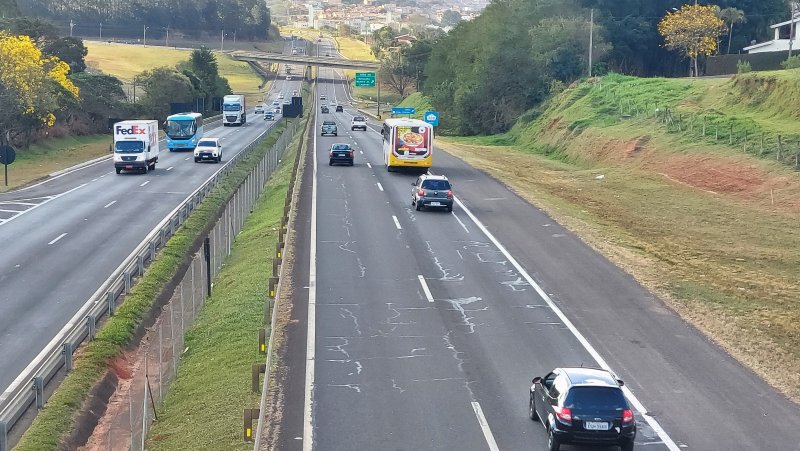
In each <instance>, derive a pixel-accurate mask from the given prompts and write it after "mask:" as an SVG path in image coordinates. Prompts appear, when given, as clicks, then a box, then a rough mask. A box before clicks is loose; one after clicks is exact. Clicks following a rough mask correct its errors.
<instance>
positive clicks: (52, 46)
mask: <svg viewBox="0 0 800 451" xmlns="http://www.w3.org/2000/svg"><path fill="white" fill-rule="evenodd" d="M43 51H44V52H45V53H46V54H48V55H52V56H55V57H57V58H58V59H60V60H61V61H64V62H65V63H67V64H69V68H70V71H71V72H72V73H73V74H74V73H77V72H83V71H84V70H86V55H87V54H88V53H89V51H88V50H87V49H86V46H84V45H83V41H82V40H80V39H78V38H70V37H66V38H59V39H57V40H55V41H53V42H51V43H49V44H47V46H45V48H44V49H43Z"/></svg>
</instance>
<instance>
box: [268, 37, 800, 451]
mask: <svg viewBox="0 0 800 451" xmlns="http://www.w3.org/2000/svg"><path fill="white" fill-rule="evenodd" d="M323 45H324V46H329V44H327V43H324V44H323ZM326 50H327V51H330V52H331V53H333V50H328V49H326ZM320 95H325V96H326V98H327V102H328V103H329V104H342V105H344V107H345V108H344V112H340V113H336V112H334V109H333V108H331V109H330V111H331V113H329V114H322V113H320V109H319V107H317V108H316V118H315V121H314V127H315V136H314V139H313V143H312V144H313V149H314V152H313V153H311V154H310V155H309V159H308V161H307V171H306V174H305V176H304V178H303V186H304V192H303V194H302V195H303V199H302V200H301V202H300V205H301V210H300V211H299V213H298V221H297V224H298V226H297V230H296V233H297V237H298V239H297V243H298V248H297V249H296V251H295V255H296V262H295V265H294V266H295V270H294V272H293V278H294V281H293V283H294V287H295V288H294V293H296V295H295V299H294V309H293V312H292V322H291V323H290V325H289V326H288V329H287V334H288V337H287V338H288V340H287V348H286V349H285V351H284V352H282V354H281V356H282V357H281V358H282V362H281V364H282V366H284V367H285V373H283V375H282V376H280V377H279V379H278V382H280V383H282V384H283V387H282V389H283V393H284V396H285V399H284V405H285V407H284V409H283V410H284V411H283V415H282V421H281V424H280V433H279V436H278V438H277V442H275V443H274V445H275V446H276V447H277V448H278V449H285V450H289V449H301V448H303V449H306V450H308V449H312V448H313V449H319V450H353V449H408V450H412V449H426V450H428V449H441V450H455V449H459V450H462V449H463V450H485V449H490V450H496V449H506V450H522V449H544V448H545V447H546V443H547V437H546V434H545V430H544V428H543V427H542V426H541V424H538V423H535V422H533V421H531V420H530V419H528V416H527V413H528V411H527V408H528V388H529V386H530V381H531V378H533V377H534V376H543V375H545V374H546V373H547V372H548V371H550V370H551V369H552V368H554V367H559V366H581V365H584V366H595V367H598V366H605V367H608V368H610V369H612V370H613V371H614V372H615V373H616V374H617V375H618V376H619V377H620V378H622V379H624V380H625V382H626V385H625V387H626V388H627V389H628V391H627V392H626V395H627V397H628V399H629V402H630V403H631V404H632V406H633V407H634V409H635V414H636V420H637V425H638V435H637V439H636V446H637V448H639V449H649V450H667V449H668V450H671V451H675V450H679V449H692V450H760V449H775V450H797V449H800V432H799V431H800V409H798V406H797V405H796V404H794V403H792V402H791V401H789V400H787V399H786V398H785V397H784V396H782V395H781V394H779V393H778V392H776V391H775V390H773V389H772V388H771V387H769V386H768V385H767V384H766V383H765V382H764V381H763V380H761V379H760V378H759V377H758V376H757V375H755V374H754V373H753V372H751V371H750V370H748V369H746V368H744V367H743V366H741V365H740V364H739V363H738V362H736V361H735V360H734V359H732V358H731V357H730V356H728V355H727V354H726V353H725V352H724V351H723V350H722V349H720V348H719V347H718V346H716V345H715V344H713V343H712V342H711V341H709V340H708V339H706V338H705V337H704V336H703V335H702V334H701V333H699V332H698V331H697V330H695V329H694V328H693V327H691V326H689V325H688V324H686V323H685V322H684V321H682V320H681V319H680V318H679V317H678V316H677V315H676V314H675V313H674V312H672V311H671V310H669V309H668V308H666V307H665V305H664V304H663V303H662V302H661V301H660V300H659V299H657V298H656V297H655V296H653V295H652V294H651V293H649V292H648V291H647V290H645V289H644V288H642V287H641V286H640V285H639V284H637V283H636V281H635V280H634V279H633V278H631V277H630V276H629V275H628V274H626V273H625V272H623V271H622V270H620V269H618V268H616V267H615V266H614V265H613V264H611V263H610V262H609V261H608V260H606V259H605V258H603V257H602V256H601V255H599V254H598V253H596V252H595V251H594V250H592V249H591V248H590V247H589V246H587V245H586V244H584V243H582V242H581V241H580V240H579V239H578V238H577V237H576V236H574V235H573V234H572V233H570V232H569V231H568V230H565V229H564V228H563V227H561V226H560V225H559V224H557V223H556V222H555V221H553V220H552V219H551V218H549V217H548V216H547V215H545V214H544V213H543V212H542V211H541V210H539V209H538V208H536V206H535V205H530V204H528V203H526V202H525V201H523V200H522V199H520V198H519V197H518V196H516V195H515V194H514V193H513V192H511V191H510V190H509V189H507V188H506V187H505V186H504V185H503V184H501V183H499V182H498V181H496V180H494V179H492V178H490V177H488V176H487V175H486V174H484V173H483V172H481V171H479V170H476V169H474V168H472V167H470V166H468V165H466V164H465V163H463V162H462V161H461V160H458V159H456V158H454V157H451V156H449V155H447V154H445V153H443V152H437V153H435V154H434V166H433V168H432V170H431V172H432V173H436V174H444V175H447V176H448V177H449V178H450V181H451V183H452V184H453V186H454V191H455V194H456V197H457V204H456V207H455V209H454V211H453V212H452V213H448V212H445V211H420V212H418V211H415V210H414V208H412V207H411V204H410V200H411V186H410V185H411V182H413V181H414V179H415V178H416V175H414V174H410V173H402V172H401V173H394V172H393V173H389V172H387V171H386V168H385V167H384V165H383V157H382V138H381V135H380V134H379V133H378V132H377V129H378V123H377V122H375V121H372V120H371V121H370V128H369V129H368V130H367V131H366V132H362V131H350V127H349V125H350V120H351V118H352V117H353V116H354V115H360V113H358V112H357V111H356V110H355V109H354V108H353V107H352V106H351V104H350V103H349V102H350V97H349V94H348V93H347V90H346V89H345V85H344V84H343V83H341V74H339V73H338V72H336V71H334V70H330V69H323V70H321V71H320V79H319V83H318V86H317V99H319V96H320ZM323 120H334V121H336V123H337V125H338V128H339V136H338V137H321V136H319V129H320V126H321V123H322V121H323ZM336 142H344V143H349V144H351V145H352V146H353V147H354V149H355V165H354V166H353V167H347V166H333V167H331V166H328V157H327V150H328V148H329V147H330V146H331V144H333V143H336ZM742 339H746V337H742ZM565 448H566V449H580V448H578V447H573V448H570V447H565Z"/></svg>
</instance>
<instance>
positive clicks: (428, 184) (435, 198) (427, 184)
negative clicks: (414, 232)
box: [411, 174, 453, 211]
mask: <svg viewBox="0 0 800 451" xmlns="http://www.w3.org/2000/svg"><path fill="white" fill-rule="evenodd" d="M411 185H412V186H413V188H412V189H411V205H412V206H414V207H415V208H416V210H417V211H420V210H422V209H423V208H426V207H444V208H446V209H447V211H453V190H452V186H450V181H449V180H447V177H445V176H443V175H430V174H423V175H421V176H419V178H418V179H417V181H416V182H412V183H411Z"/></svg>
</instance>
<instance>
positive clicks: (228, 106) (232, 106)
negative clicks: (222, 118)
mask: <svg viewBox="0 0 800 451" xmlns="http://www.w3.org/2000/svg"><path fill="white" fill-rule="evenodd" d="M241 107H242V106H241V105H239V104H238V103H225V104H223V105H222V111H239V110H240V109H241Z"/></svg>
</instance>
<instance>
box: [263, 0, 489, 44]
mask: <svg viewBox="0 0 800 451" xmlns="http://www.w3.org/2000/svg"><path fill="white" fill-rule="evenodd" d="M488 4H489V1H488V0H463V1H456V0H421V1H408V0H406V1H398V2H386V1H385V0H384V1H381V0H358V1H348V0H326V1H322V2H315V3H300V2H294V1H293V2H291V4H290V5H289V8H288V16H283V17H280V16H275V17H274V19H275V21H276V22H283V23H285V24H286V25H290V26H292V27H294V28H315V29H324V28H329V29H333V30H335V31H337V32H339V34H346V35H350V36H363V37H367V36H370V35H371V34H372V33H373V32H375V31H376V30H379V29H381V28H384V27H390V28H393V29H395V30H397V31H408V32H415V33H420V32H424V31H425V30H430V31H433V32H435V31H444V32H447V31H449V30H450V29H451V28H453V27H454V26H455V25H457V24H458V22H460V21H462V20H466V21H468V20H472V19H474V18H475V17H477V16H478V15H479V14H480V12H481V11H482V10H483V8H485V7H486V5H488Z"/></svg>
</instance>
